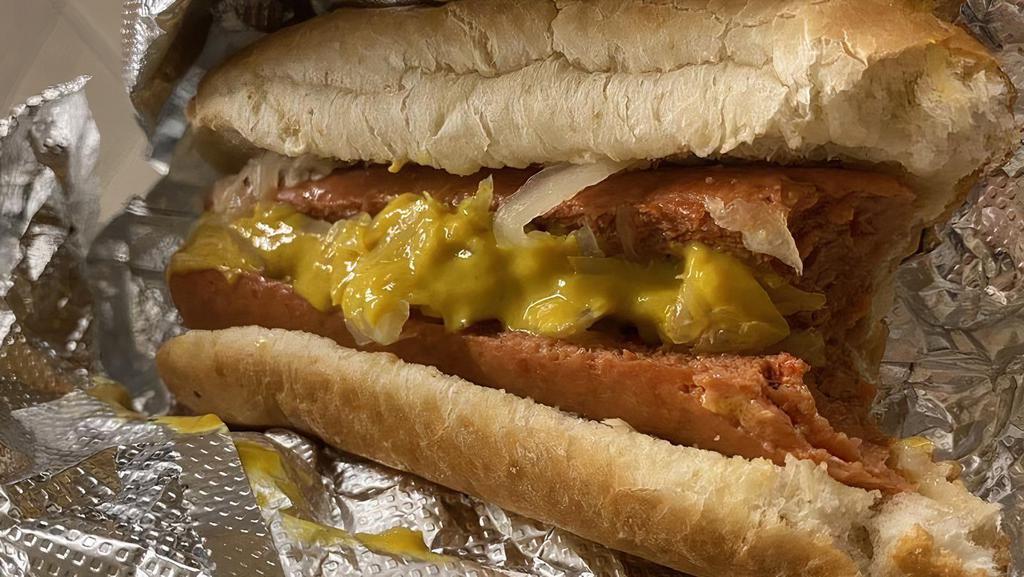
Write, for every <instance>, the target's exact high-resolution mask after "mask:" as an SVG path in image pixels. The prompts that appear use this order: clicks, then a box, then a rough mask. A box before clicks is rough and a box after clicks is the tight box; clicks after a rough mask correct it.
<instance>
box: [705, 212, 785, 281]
mask: <svg viewBox="0 0 1024 577" xmlns="http://www.w3.org/2000/svg"><path fill="white" fill-rule="evenodd" d="M704 208H706V209H707V211H708V214H710V215H711V219H712V220H714V221H715V224H717V225H718V226H720V227H722V228H724V229H726V230H731V231H733V232H738V233H740V234H741V235H742V236H743V246H745V247H746V248H747V250H749V251H750V252H757V253H761V254H766V255H768V256H773V257H775V258H777V259H779V260H780V261H782V262H783V263H785V264H787V265H789V266H791V267H793V270H795V271H796V272H797V274H801V275H802V274H803V273H804V263H803V260H802V259H801V258H800V251H799V250H798V249H797V248H796V240H794V239H793V234H792V233H790V232H789V224H788V223H787V222H786V213H787V212H788V210H787V209H786V208H785V207H783V206H780V205H777V204H772V203H769V202H765V201H756V200H746V199H743V198H737V199H734V200H733V201H731V202H729V203H728V204H726V203H725V202H724V201H723V200H722V199H720V198H716V197H713V196H709V197H706V198H705V199H704Z"/></svg>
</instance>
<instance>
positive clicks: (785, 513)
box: [157, 327, 998, 577]
mask: <svg viewBox="0 0 1024 577" xmlns="http://www.w3.org/2000/svg"><path fill="white" fill-rule="evenodd" d="M157 366H158V368H159V370H160V373H161V376H162V377H163V378H164V380H165V381H166V382H167V384H168V386H169V387H170V389H171V390H172V391H173V392H174V393H175V395H176V396H177V398H178V400H179V402H181V403H182V404H183V405H185V406H186V407H189V408H191V409H192V410H194V411H197V412H214V413H217V414H218V415H220V416H221V417H222V418H223V419H224V420H225V421H227V422H229V423H233V424H236V425H243V426H252V427H272V426H288V427H293V428H296V429H299V430H301V431H304V432H306V433H309V434H312V435H316V436H318V437H320V438H322V439H324V440H325V441H327V442H328V443H330V444H332V445H334V446H337V447H339V448H341V449H343V450H346V451H349V452H352V453H355V454H358V455H362V456H364V457H367V458H370V459H373V460H375V461H378V462H381V463H384V464H386V465H389V466H391V467H395V468H398V469H401V470H404V471H409V472H413V473H416V474H418V475H420V476H422V477H425V478H427V479H429V480H431V481H434V482H437V483H440V484H442V485H445V486H447V487H451V488H453V489H456V490H459V491H462V492H466V493H469V494H472V495H476V496H478V497H480V498H483V499H486V500H488V501H491V502H494V503H496V504H498V505H500V506H502V507H505V508H507V509H509V510H512V511H515V512H518V513H520V514H523V515H526V516H529V517H532V518H535V519H538V520H541V521H544V522H547V523H551V524H554V525H558V526H560V527H563V528H565V529H567V530H569V531H572V532H574V533H577V534H579V535H581V536H583V537H585V538H588V539H591V540H594V541H597V542H599V543H602V544H604V545H607V546H610V547H613V548H616V549H620V550H623V551H627V552H630V553H633V554H635V555H639V556H641V557H644V558H647V559H650V560H652V561H655V562H657V563H661V564H664V565H667V566H670V567H673V568H676V569H679V570H681V571H685V572H688V573H691V574H693V575H696V576H698V577H702V576H708V577H711V576H724V575H730V576H738V577H740V576H747V575H749V576H755V575H756V576H774V575H777V576H783V575H803V576H822V577H824V576H829V577H836V576H853V575H863V574H868V572H869V567H876V566H877V567H882V566H885V567H889V566H891V565H892V563H891V562H886V563H884V564H883V563H880V562H879V560H877V559H875V560H870V559H869V558H868V556H869V554H870V549H871V545H869V544H868V541H869V539H870V537H869V535H870V534H871V532H872V527H871V522H872V519H873V517H874V516H875V515H876V514H877V513H876V511H875V510H874V508H876V507H881V508H882V509H883V510H884V508H885V504H884V503H880V499H881V497H880V495H879V494H878V493H877V492H868V491H864V490H862V489H857V488H853V487H848V486H845V485H842V484H841V483H838V482H837V481H834V480H833V479H831V478H830V477H829V476H828V475H827V474H826V473H825V471H824V470H823V469H821V468H816V467H815V466H814V465H812V464H811V463H809V462H806V461H796V460H790V461H789V462H787V464H786V466H785V467H779V466H777V465H774V464H772V463H770V462H768V461H765V460H763V459H755V460H749V461H748V460H744V459H742V458H739V457H733V458H727V457H724V456H722V455H720V454H718V453H715V452H711V451H704V450H700V449H694V448H688V447H679V446H673V445H671V444H669V443H667V442H665V441H661V440H658V439H655V438H653V437H649V436H646V435H642V434H639V433H635V432H633V431H631V430H625V429H623V428H619V427H612V426H609V425H605V424H601V423H597V422H593V421H585V420H582V419H578V418H575V417H572V416H569V415H567V414H565V413H561V412H559V411H558V410H556V409H553V408H550V407H546V406H543V405H539V404H536V403H534V402H532V401H530V400H527V399H522V398H519V397H515V396H513V395H509V394H507V393H504V392H502V391H497V390H492V389H486V388H483V387H478V386H476V385H473V384H471V383H467V382H465V381H462V380H461V379H458V378H454V377H449V376H445V375H443V374H441V373H439V372H438V371H436V370H435V369H433V368H431V367H425V366H422V365H413V364H407V363H404V362H402V361H400V360H398V359H397V358H396V357H394V356H392V355H389V354H384V353H363V352H357V351H353V350H350V349H345V348H342V347H340V346H338V345H336V344H335V343H334V342H333V341H330V340H328V339H324V338H321V337H316V336H313V335H309V334H306V333H300V332H295V331H282V330H269V329H261V328H255V327H243V328H234V329H227V330H223V331H214V332H207V331H192V332H190V333H188V334H186V335H184V336H181V337H178V338H176V339H173V340H171V341H170V342H168V343H167V344H165V345H164V347H163V348H162V349H161V350H160V351H159V353H158V355H157ZM922 499H923V497H922ZM922 530H925V531H926V530H927V527H922ZM901 536H902V534H897V537H901ZM890 540H891V539H890ZM879 546H881V544H878V543H876V544H875V547H879ZM918 553H919V552H918ZM942 553H943V554H944V555H945V554H946V553H947V552H945V551H943V552H942ZM916 562H917V563H918V564H920V563H924V562H925V561H924V560H921V559H918V560H917V561H916ZM942 562H943V563H955V562H956V559H953V560H950V559H948V558H944V559H943V561H942ZM886 571H888V569H886ZM870 573H871V574H873V575H874V574H877V575H881V574H883V573H882V572H881V570H878V571H876V570H874V569H871V570H870ZM885 574H890V573H885ZM891 574H898V573H891ZM982 574H988V575H995V574H998V573H996V572H987V573H985V572H983V573H982Z"/></svg>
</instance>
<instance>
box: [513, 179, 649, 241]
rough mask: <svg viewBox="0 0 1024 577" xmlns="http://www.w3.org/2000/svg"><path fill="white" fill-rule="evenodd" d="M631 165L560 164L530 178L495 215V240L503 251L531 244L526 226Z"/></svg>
mask: <svg viewBox="0 0 1024 577" xmlns="http://www.w3.org/2000/svg"><path fill="white" fill-rule="evenodd" d="M630 164H632V163H631V162H616V161H613V160H601V161H598V162H594V163H591V164H559V165H556V166H550V167H548V168H545V169H543V170H541V171H540V172H538V173H537V174H535V175H533V176H531V177H530V179H529V180H527V181H526V182H525V183H524V184H523V186H521V187H520V188H519V190H517V191H516V192H515V193H514V194H512V196H510V197H508V200H506V201H505V202H504V203H503V204H502V205H501V207H500V208H498V210H497V212H495V214H494V238H495V240H496V241H497V242H498V246H501V247H522V246H526V245H527V244H529V242H530V238H529V236H527V234H526V231H525V230H524V229H525V227H526V225H528V224H530V222H531V221H532V220H533V219H535V218H537V217H538V216H541V215H543V214H547V212H548V211H549V210H551V209H553V208H555V207H556V206H558V205H560V204H562V203H563V202H565V201H567V200H569V199H571V198H572V197H574V196H576V194H577V193H578V192H580V191H581V190H583V189H585V188H587V187H589V186H593V185H595V184H597V183H599V182H601V181H602V180H604V179H606V178H608V177H609V176H611V175H613V174H615V173H617V172H620V171H622V170H623V169H625V168H627V167H629V165H630Z"/></svg>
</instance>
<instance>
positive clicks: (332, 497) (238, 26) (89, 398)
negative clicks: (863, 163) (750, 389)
mask: <svg viewBox="0 0 1024 577" xmlns="http://www.w3.org/2000/svg"><path fill="white" fill-rule="evenodd" d="M408 3H410V2H408V1H407V0H356V1H350V0H349V1H346V0H126V1H125V3H124V6H125V10H124V14H125V20H124V27H123V30H122V32H123V40H124V46H125V58H126V62H125V83H126V86H127V87H128V90H129V93H130V95H131V98H132V102H133V104H134V106H135V108H136V111H137V113H138V115H139V117H140V121H141V123H142V124H143V126H144V127H145V128H146V129H147V131H148V132H149V134H150V136H151V145H152V157H153V162H154V164H155V165H156V166H157V167H158V168H160V169H161V170H163V171H165V172H166V177H165V178H164V179H163V180H162V181H161V182H160V183H159V184H158V185H157V186H156V187H155V188H154V189H153V190H151V191H148V192H145V191H140V195H141V194H143V193H144V197H143V196H140V197H139V198H136V199H134V200H133V201H132V202H131V203H130V204H129V205H128V206H127V208H126V209H125V211H124V212H123V213H122V214H120V215H119V216H118V217H117V218H115V219H114V221H112V222H111V223H110V224H109V225H107V226H106V227H105V228H104V229H103V230H102V231H101V232H100V233H99V234H98V236H96V235H95V232H96V231H95V222H94V219H95V207H96V199H97V195H98V192H99V191H98V190H97V189H96V182H95V180H94V179H93V178H92V176H91V173H92V167H93V165H94V164H95V160H96V150H97V145H98V141H97V137H96V132H95V125H94V124H93V123H92V121H91V116H90V115H89V112H88V107H87V103H86V102H85V98H84V95H83V94H82V92H81V88H82V84H83V83H84V82H85V79H79V80H76V81H74V82H71V83H68V84H66V85H62V86H58V87H54V88H52V89H49V90H47V91H45V92H44V93H42V94H41V95H40V96H39V97H35V98H33V99H31V100H30V101H29V103H28V104H27V105H26V106H23V107H19V108H18V109H16V111H15V114H14V116H12V117H11V118H9V119H6V120H0V213H2V214H0V219H2V220H0V298H2V299H3V300H2V301H0V339H2V342H0V575H4V576H8V575H10V576H12V577H23V576H24V577H28V576H30V575H31V576H36V575H54V576H62V577H63V576H65V575H66V576H71V575H76V576H77V575H104V576H106V575H118V576H120V575H125V576H127V575H139V574H143V573H144V574H147V575H157V574H160V575H173V576H179V575H181V576H186V575H187V576H191V575H197V576H198V575H211V576H220V575H267V576H273V577H277V576H288V577H305V576H321V575H323V576H342V575H345V576H347V575H364V574H366V575H467V574H468V575H481V576H483V575H569V576H584V575H616V576H618V575H622V576H627V575H671V574H673V573H672V572H671V571H668V570H666V569H663V568H659V567H655V566H653V565H650V564H647V563H645V562H642V561H637V560H635V559H632V558H630V557H627V556H624V555H621V554H619V553H616V552H613V551H610V550H608V549H606V548H603V547H600V546H598V545H595V544H592V543H589V542H586V541H584V540H582V539H579V538H577V537H575V536H573V535H571V534H568V533H565V532H563V531H560V530H558V529H554V528H551V527H548V526H544V525H543V524H540V523H537V522H534V521H531V520H529V519H525V518H522V517H519V516H516V515H513V514H510V513H507V512H505V511H502V510H501V509H499V508H497V507H494V506H493V505H490V504H487V503H484V502H481V501H479V500H476V499H473V498H471V497H467V496H465V495H461V494H459V493H456V492H453V491H449V490H447V489H444V488H441V487H438V486H436V485H433V484H431V483H428V482H425V481H422V480H420V479H417V478H416V477H414V476H411V475H406V474H403V473H399V472H396V471H394V470H390V469H388V468H386V467H383V466H380V465H377V464H374V463H372V462H368V461H366V460H363V459H360V458H357V457H353V456H351V455H347V454H342V453H339V452H336V451H333V450H331V449H329V448H324V447H322V446H320V445H318V444H316V443H315V442H313V441H311V440H309V439H306V438H303V437H302V436H300V435H297V434H295V433H293V432H290V431H284V430H274V431H268V432H266V433H230V434H229V433H228V432H227V431H226V430H225V429H224V428H223V426H222V425H221V424H220V423H219V422H216V421H210V420H194V419H193V420H189V419H180V418H170V419H167V418H159V417H152V415H159V414H166V413H173V410H174V407H173V399H171V398H170V397H169V396H168V395H167V393H166V390H165V389H164V388H163V387H162V385H161V384H160V382H159V379H158V378H157V376H156V373H155V370H154V367H153V355H154V353H155V351H156V348H157V346H158V345H159V344H160V343H161V342H163V341H165V340H166V339H167V338H169V337H170V336H172V335H174V334H176V333H177V332H179V331H180V330H181V329H180V327H179V325H178V318H177V314H176V313H175V311H174V308H173V306H172V305H171V304H170V300H169V298H168V295H167V292H166V287H165V286H164V277H163V270H164V266H165V263H166V261H167V259H168V258H169V256H170V254H171V253H172V252H173V251H174V250H175V249H176V247H177V246H178V244H180V242H181V241H182V240H183V238H184V236H185V235H186V234H187V233H188V231H189V228H190V226H191V224H192V222H193V221H194V219H195V217H196V216H197V215H198V214H199V212H200V211H201V209H202V197H203V195H204V193H205V191H206V189H207V187H208V186H209V185H210V183H211V182H212V181H213V179H214V178H216V176H217V174H218V173H217V171H216V170H215V169H214V168H212V167H210V166H209V165H207V164H206V163H205V162H204V161H203V160H202V159H200V158H199V156H198V155H197V154H196V151H195V150H194V148H193V146H192V142H191V138H190V135H189V134H187V132H186V130H185V128H186V123H185V120H184V114H183V107H184V105H185V103H186V102H187V101H188V98H189V97H190V96H191V94H192V93H193V92H194V90H195V86H196V83H197V82H198V80H199V78H201V77H202V74H203V73H204V72H205V71H206V70H207V69H209V68H210V67H211V66H213V65H215V64H216V63H217V62H219V61H220V60H222V59H223V58H224V57H225V56H227V55H229V54H230V53H232V52H233V51H235V50H237V49H238V48H239V47H241V46H244V45H246V44H248V43H250V42H252V41H253V40H254V39H256V38H258V37H260V36H262V35H263V34H265V33H267V32H271V31H273V30H275V29H277V28H279V27H281V26H283V25H286V24H288V23H290V22H293V21H296V20H300V19H303V18H307V17H309V16H311V15H312V14H315V13H319V12H322V11H325V10H329V9H331V8H333V7H335V6H338V5H342V4H349V5H351V4H357V5H364V6H381V5H400V4H408ZM959 18H960V19H961V21H962V23H964V24H965V25H967V26H968V27H969V28H970V29H971V30H972V31H973V32H974V33H975V35H976V36H977V37H978V38H980V39H982V41H983V42H985V43H987V44H988V45H989V46H990V47H991V48H992V49H993V50H994V51H995V52H996V53H997V54H999V56H1000V58H1001V59H1002V61H1003V63H1004V67H1005V70H1006V71H1007V73H1008V74H1010V76H1011V78H1013V80H1014V82H1015V83H1016V84H1017V86H1018V87H1024V5H1022V4H1021V3H1020V2H1019V1H1018V2H1007V1H1003V0H971V1H968V2H966V3H965V4H963V6H962V7H961V10H960V16H959ZM1020 112H1021V114H1020V116H1021V117H1022V120H1024V109H1022V110H1021V111H1020ZM1022 219H1024V148H1022V149H1021V150H1019V151H1018V152H1017V155H1016V157H1015V158H1014V159H1012V160H1010V162H1008V163H1007V165H1006V166H1005V167H1004V168H1003V169H1001V170H997V171H996V172H995V173H994V174H993V175H992V176H991V177H990V178H988V179H987V181H986V182H985V183H984V185H982V186H979V187H978V189H977V190H975V191H974V192H973V193H972V195H971V198H970V200H969V203H968V204H967V205H966V206H965V207H964V208H963V209H962V210H960V211H959V212H958V213H957V214H956V215H955V216H954V218H953V219H952V221H951V222H950V223H949V225H948V226H946V227H943V228H942V229H941V231H937V234H936V237H935V239H934V242H933V244H932V246H929V247H928V250H926V251H923V252H922V254H919V255H918V256H916V257H914V258H913V259H911V260H909V261H908V262H907V263H906V264H905V265H904V266H903V267H902V268H901V270H900V272H899V276H898V279H897V302H896V306H895V308H894V310H893V312H892V314H891V315H890V318H889V320H890V341H889V346H888V352H887V355H886V361H885V364H884V366H883V373H882V375H883V383H882V388H881V391H880V395H879V399H878V404H877V408H876V413H877V415H878V416H879V418H880V420H881V421H882V423H883V424H884V426H885V427H886V428H887V429H888V430H889V431H890V432H892V433H893V434H897V435H901V436H907V435H914V434H923V435H925V436H928V437H930V438H932V439H933V440H935V441H936V443H937V445H938V447H939V449H940V452H941V455H940V456H942V457H949V458H956V459H958V460H959V461H960V462H961V463H962V464H963V466H964V479H965V481H966V482H967V484H968V486H969V487H970V488H971V489H972V490H973V491H974V492H976V493H977V494H979V495H981V496H983V497H985V498H987V499H990V500H994V501H999V502H1001V503H1002V504H1003V505H1004V510H1005V521H1004V526H1005V527H1006V528H1007V529H1008V530H1009V531H1010V533H1011V535H1012V536H1013V538H1014V552H1015V554H1017V555H1021V554H1022V552H1024V535H1022V534H1021V532H1022V531H1024V278H1022V276H1024V220H1022ZM94 236H95V241H93V242H91V244H90V241H91V240H92V239H93V237H94ZM86 247H88V251H87V256H86ZM103 374H105V375H107V376H109V377H112V378H114V379H115V380H117V381H120V382H121V383H124V384H125V385H126V386H127V387H128V389H129V391H128V392H126V391H124V390H123V389H120V388H118V387H116V386H115V385H113V384H111V383H110V382H109V381H107V380H106V379H105V378H104V377H102V376H100V375H103ZM129 392H130V394H129ZM136 411H138V412H136ZM144 415H146V416H144ZM140 571H141V573H140ZM1015 575H1018V576H1021V575H1024V559H1021V558H1020V557H1018V558H1017V560H1016V565H1015Z"/></svg>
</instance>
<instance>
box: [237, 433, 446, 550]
mask: <svg viewBox="0 0 1024 577" xmlns="http://www.w3.org/2000/svg"><path fill="white" fill-rule="evenodd" d="M235 449H236V450H237V451H238V458H239V459H240V460H241V463H242V468H243V469H244V470H245V474H246V476H247V477H248V478H249V485H250V486H251V487H252V490H253V493H254V494H255V496H256V503H257V504H258V505H259V506H260V508H261V509H262V510H264V511H273V512H276V513H277V514H279V515H280V516H281V521H282V527H283V528H284V530H285V531H287V532H288V534H289V535H290V536H291V537H292V538H293V539H296V540H298V541H300V542H302V543H305V544H307V545H321V546H331V545H341V546H348V547H351V546H353V545H355V544H356V543H359V544H362V545H363V546H364V547H366V548H368V549H370V550H372V551H374V552H377V553H382V554H387V555H396V556H400V557H408V558H411V559H417V560H420V561H433V562H443V561H446V560H448V559H450V557H446V556H444V555H439V554H437V553H434V552H433V551H431V550H430V548H428V547H427V545H426V544H425V543H424V541H423V534H422V533H420V532H419V531H414V530H412V529H408V528H406V527H392V528H390V529H387V530H386V531H384V532H382V533H355V534H353V533H350V532H348V531H345V530H343V529H339V528H337V527H332V526H330V525H324V524H322V523H318V522H316V521H312V520H309V519H305V518H303V517H302V516H300V515H301V510H302V509H304V508H305V507H304V505H305V503H304V500H303V499H304V498H303V493H302V490H301V489H300V488H299V484H298V483H296V482H295V480H293V478H292V477H293V475H297V474H298V472H297V471H295V470H293V469H291V468H290V467H288V466H287V465H286V463H285V461H284V459H282V458H281V454H280V453H278V452H277V451H276V450H275V449H272V448H270V447H268V446H265V445H263V444H261V443H255V442H252V441H247V440H242V439H236V440H235Z"/></svg>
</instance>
